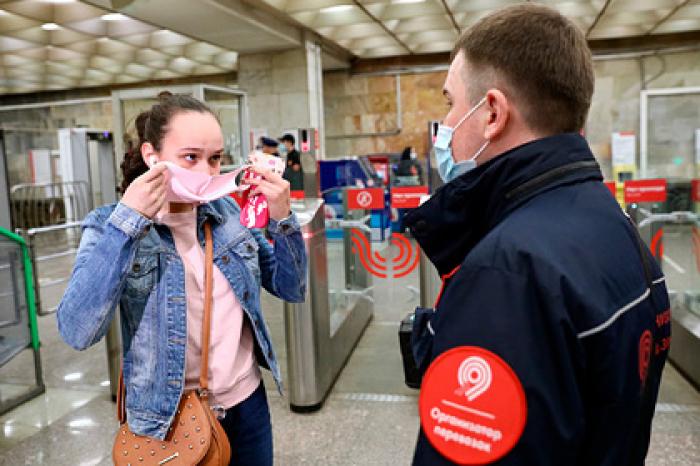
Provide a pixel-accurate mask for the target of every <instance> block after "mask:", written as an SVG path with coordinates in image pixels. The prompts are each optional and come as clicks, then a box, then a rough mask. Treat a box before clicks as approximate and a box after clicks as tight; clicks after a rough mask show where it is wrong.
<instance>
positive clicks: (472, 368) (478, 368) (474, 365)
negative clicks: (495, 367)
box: [455, 356, 492, 401]
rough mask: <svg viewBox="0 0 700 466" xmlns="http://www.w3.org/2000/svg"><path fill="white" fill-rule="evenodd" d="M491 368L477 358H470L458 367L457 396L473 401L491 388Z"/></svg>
mask: <svg viewBox="0 0 700 466" xmlns="http://www.w3.org/2000/svg"><path fill="white" fill-rule="evenodd" d="M491 379H492V375H491V366H489V363H487V362H486V361H485V360H484V359H483V358H480V357H479V356H470V357H468V358H467V359H465V360H464V361H462V364H460V365H459V370H458V371H457V380H458V381H459V388H458V389H457V390H456V391H455V393H456V394H457V395H461V396H466V397H467V399H468V400H469V401H474V400H475V399H476V398H478V397H479V396H480V395H482V394H483V393H484V392H485V391H486V390H488V389H489V387H490V386H491Z"/></svg>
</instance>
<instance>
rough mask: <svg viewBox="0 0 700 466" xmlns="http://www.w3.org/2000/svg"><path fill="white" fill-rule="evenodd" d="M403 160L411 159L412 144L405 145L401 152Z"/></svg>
mask: <svg viewBox="0 0 700 466" xmlns="http://www.w3.org/2000/svg"><path fill="white" fill-rule="evenodd" d="M401 160H411V146H408V147H405V148H404V150H403V152H401Z"/></svg>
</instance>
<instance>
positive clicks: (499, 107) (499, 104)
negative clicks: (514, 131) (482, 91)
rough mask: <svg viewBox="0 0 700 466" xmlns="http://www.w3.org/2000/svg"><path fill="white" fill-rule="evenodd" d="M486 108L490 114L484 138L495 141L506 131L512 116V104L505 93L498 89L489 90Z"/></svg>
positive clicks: (487, 118)
mask: <svg viewBox="0 0 700 466" xmlns="http://www.w3.org/2000/svg"><path fill="white" fill-rule="evenodd" d="M484 108H485V109H486V111H487V112H488V114H487V116H486V117H485V118H486V125H485V126H484V138H485V139H488V140H489V141H493V140H494V139H498V137H499V136H500V135H502V134H503V132H504V131H505V128H506V125H507V124H508V121H509V120H510V118H511V116H512V115H511V113H512V111H513V108H512V104H511V102H510V101H509V100H508V98H507V97H506V96H505V94H504V93H503V92H501V91H499V90H498V89H489V90H488V92H486V102H484Z"/></svg>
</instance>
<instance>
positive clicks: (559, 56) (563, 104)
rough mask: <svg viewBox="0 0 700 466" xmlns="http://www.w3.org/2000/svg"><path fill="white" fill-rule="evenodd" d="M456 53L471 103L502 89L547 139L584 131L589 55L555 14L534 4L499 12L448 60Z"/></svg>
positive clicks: (468, 34)
mask: <svg viewBox="0 0 700 466" xmlns="http://www.w3.org/2000/svg"><path fill="white" fill-rule="evenodd" d="M459 52H463V53H464V59H465V68H467V69H468V70H469V73H468V74H469V76H466V75H465V77H466V79H468V84H469V86H470V91H469V96H468V98H469V100H470V103H471V104H474V103H475V102H476V101H478V100H479V99H481V97H483V95H484V94H485V93H486V91H487V90H488V89H489V88H490V87H492V86H503V87H504V88H505V89H501V90H502V91H503V92H504V93H506V95H510V96H511V97H512V98H513V99H514V100H515V101H516V102H519V103H520V104H521V105H520V110H521V111H522V112H523V117H524V119H525V121H526V123H527V124H528V125H529V126H530V127H531V129H534V130H536V131H539V132H541V133H543V135H551V134H557V133H563V132H578V131H579V130H580V129H581V128H583V126H584V124H585V122H586V117H587V115H588V109H589V107H590V105H591V97H592V95H593V87H594V76H593V61H592V58H591V51H590V49H589V48H588V44H587V43H586V38H585V36H584V35H583V32H582V31H581V30H580V29H579V28H578V27H577V26H576V25H574V24H573V23H572V22H571V21H569V20H568V19H566V18H565V17H564V16H562V15H561V14H560V13H559V12H557V11H556V10H553V9H552V8H548V7H545V6H542V5H536V4H533V3H527V4H520V5H513V6H510V7H506V8H503V9H501V10H498V11H496V12H494V13H492V14H490V15H488V16H486V17H484V18H483V19H481V20H479V21H478V22H477V23H475V24H474V25H473V26H472V27H470V28H469V29H468V30H467V31H465V32H464V34H462V37H460V38H459V41H458V42H457V45H456V46H455V48H454V50H453V52H452V55H453V57H454V56H456V55H457V54H458V53H459Z"/></svg>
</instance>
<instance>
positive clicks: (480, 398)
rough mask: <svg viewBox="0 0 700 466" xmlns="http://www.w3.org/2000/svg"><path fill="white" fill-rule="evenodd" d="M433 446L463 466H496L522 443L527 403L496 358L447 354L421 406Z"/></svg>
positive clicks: (464, 351) (461, 350)
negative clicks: (487, 465) (488, 464)
mask: <svg viewBox="0 0 700 466" xmlns="http://www.w3.org/2000/svg"><path fill="white" fill-rule="evenodd" d="M418 410H419V413H420V421H421V426H422V427H423V431H424V432H425V435H426V437H428V440H429V441H430V443H431V444H432V445H433V447H435V449H437V450H438V451H439V452H440V453H441V454H442V455H443V456H445V457H446V458H447V459H449V460H450V461H453V462H455V463H457V464H486V463H492V462H494V461H496V460H498V459H499V458H502V457H503V456H504V455H506V454H507V453H508V452H509V451H510V450H511V449H512V448H513V447H514V446H515V444H516V443H517V442H518V440H519V439H520V436H521V435H522V433H523V429H524V428H525V420H526V419H527V400H526V398H525V392H524V390H523V387H522V385H521V383H520V380H518V377H517V376H516V375H515V372H513V370H512V369H511V368H510V366H508V364H506V362H505V361H503V359H501V358H500V357H498V356H497V355H496V354H494V353H492V352H490V351H487V350H485V349H483V348H479V347H476V346H460V347H458V348H453V349H451V350H449V351H447V352H446V353H443V354H441V355H440V356H439V357H438V358H437V359H436V360H435V361H433V363H432V364H431V365H430V367H429V368H428V370H427V372H426V373H425V377H424V378H423V384H422V386H421V391H420V398H419V401H418Z"/></svg>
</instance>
